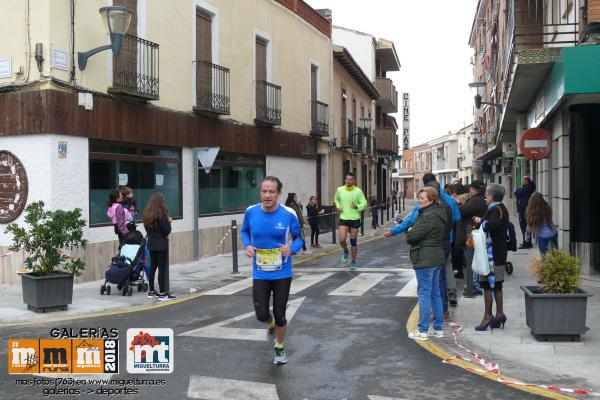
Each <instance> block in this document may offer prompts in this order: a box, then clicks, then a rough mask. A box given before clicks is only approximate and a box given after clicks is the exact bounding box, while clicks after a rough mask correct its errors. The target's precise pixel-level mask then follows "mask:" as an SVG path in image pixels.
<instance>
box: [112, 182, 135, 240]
mask: <svg viewBox="0 0 600 400" xmlns="http://www.w3.org/2000/svg"><path fill="white" fill-rule="evenodd" d="M122 202H123V195H122V194H121V192H120V191H118V190H113V191H112V192H110V193H109V194H108V210H107V211H106V215H108V217H109V218H110V220H111V222H112V224H113V226H114V229H115V234H116V235H117V237H118V238H119V245H120V244H121V243H123V238H124V237H125V235H127V233H128V232H129V231H128V229H127V222H128V221H129V220H130V219H132V218H133V217H132V215H131V213H130V212H129V210H128V209H126V208H125V207H123V205H122V204H121V203H122Z"/></svg>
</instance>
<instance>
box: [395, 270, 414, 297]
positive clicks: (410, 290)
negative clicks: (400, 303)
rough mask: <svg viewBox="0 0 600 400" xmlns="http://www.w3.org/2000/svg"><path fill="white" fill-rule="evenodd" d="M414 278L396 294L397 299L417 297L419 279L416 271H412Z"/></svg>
mask: <svg viewBox="0 0 600 400" xmlns="http://www.w3.org/2000/svg"><path fill="white" fill-rule="evenodd" d="M411 272H412V276H413V278H412V279H411V280H410V281H408V283H407V284H406V285H404V287H403V288H402V289H401V290H400V291H399V292H398V293H397V294H396V297H417V277H416V276H415V270H414V269H413V270H411Z"/></svg>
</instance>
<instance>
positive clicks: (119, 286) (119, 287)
mask: <svg viewBox="0 0 600 400" xmlns="http://www.w3.org/2000/svg"><path fill="white" fill-rule="evenodd" d="M117 289H119V290H121V289H123V282H121V283H119V284H117Z"/></svg>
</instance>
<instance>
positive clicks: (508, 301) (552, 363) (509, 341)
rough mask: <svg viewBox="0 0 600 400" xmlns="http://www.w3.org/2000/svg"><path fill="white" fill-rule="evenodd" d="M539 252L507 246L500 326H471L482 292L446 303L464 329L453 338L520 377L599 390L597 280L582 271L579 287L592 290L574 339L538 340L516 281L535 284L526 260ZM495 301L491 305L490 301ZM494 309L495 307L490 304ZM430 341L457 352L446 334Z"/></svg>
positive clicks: (599, 295) (476, 321)
mask: <svg viewBox="0 0 600 400" xmlns="http://www.w3.org/2000/svg"><path fill="white" fill-rule="evenodd" d="M538 255H539V253H538V250H537V249H530V250H519V251H518V252H516V253H510V252H509V261H511V262H512V263H513V266H514V272H513V274H512V275H508V274H507V275H506V278H505V281H504V286H503V287H504V313H505V314H506V316H507V317H508V320H507V322H506V326H505V329H496V330H494V331H493V332H492V331H490V330H488V331H486V332H476V331H475V329H474V327H475V326H477V325H479V323H480V322H481V319H482V317H483V308H484V306H483V298H482V297H481V296H477V297H476V298H473V299H467V298H461V299H459V303H458V307H455V308H450V310H451V320H452V321H455V322H456V323H458V324H460V325H462V326H463V327H464V330H463V331H462V332H461V333H460V334H459V338H458V341H459V343H460V344H462V345H463V346H465V347H467V348H470V349H471V350H473V351H475V352H476V353H478V354H479V355H480V356H481V357H483V358H485V359H486V360H487V361H490V362H492V361H495V362H498V364H499V366H500V372H501V373H502V374H504V375H507V376H510V377H513V378H515V379H518V380H521V381H522V382H527V383H535V384H546V385H554V386H560V387H565V388H573V389H588V390H592V391H594V392H600V380H599V379H598V378H599V377H600V280H598V279H597V277H596V278H594V277H584V278H585V279H584V280H583V281H582V285H581V287H582V288H583V289H584V290H586V291H588V292H590V293H592V294H593V296H592V297H590V298H588V304H587V326H588V327H589V330H588V332H587V333H586V334H584V335H582V336H581V341H580V342H538V341H536V340H535V339H534V337H533V336H532V335H531V332H530V329H529V327H528V326H527V325H526V323H525V300H524V296H523V292H522V291H521V289H520V286H523V285H537V282H536V280H535V279H534V277H533V275H532V274H531V272H530V270H529V266H528V264H529V260H530V258H532V257H534V256H535V257H537V256H538ZM494 307H495V306H494ZM494 312H495V308H494ZM435 343H436V344H438V345H441V347H442V348H443V349H444V350H445V351H446V352H447V353H449V354H451V355H456V354H460V355H462V356H464V357H466V358H469V359H470V358H472V357H471V356H470V355H469V354H466V353H465V352H462V351H460V349H459V348H458V347H457V346H456V345H455V344H454V342H453V338H452V335H451V334H450V332H449V331H448V332H447V335H446V337H445V338H444V339H437V340H435Z"/></svg>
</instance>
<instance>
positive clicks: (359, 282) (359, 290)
mask: <svg viewBox="0 0 600 400" xmlns="http://www.w3.org/2000/svg"><path fill="white" fill-rule="evenodd" d="M389 275H390V274H360V275H358V276H357V277H356V278H354V279H352V280H351V281H349V282H347V283H345V284H344V285H342V286H340V287H339V288H337V289H335V290H334V291H333V292H331V293H329V295H330V296H362V295H363V294H365V293H366V292H367V291H368V290H369V289H371V288H372V287H373V286H375V285H377V284H378V283H379V282H381V281H382V280H383V279H385V278H386V277H387V276H389Z"/></svg>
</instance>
